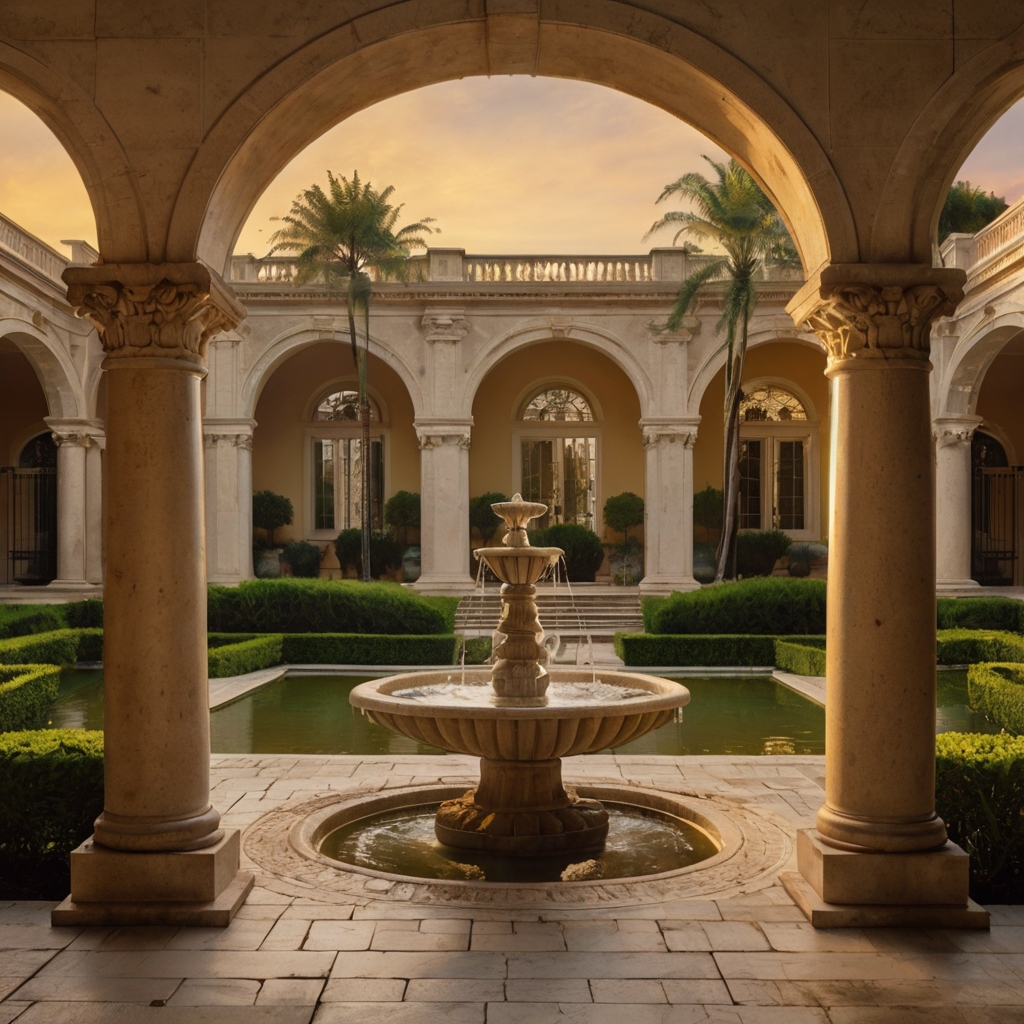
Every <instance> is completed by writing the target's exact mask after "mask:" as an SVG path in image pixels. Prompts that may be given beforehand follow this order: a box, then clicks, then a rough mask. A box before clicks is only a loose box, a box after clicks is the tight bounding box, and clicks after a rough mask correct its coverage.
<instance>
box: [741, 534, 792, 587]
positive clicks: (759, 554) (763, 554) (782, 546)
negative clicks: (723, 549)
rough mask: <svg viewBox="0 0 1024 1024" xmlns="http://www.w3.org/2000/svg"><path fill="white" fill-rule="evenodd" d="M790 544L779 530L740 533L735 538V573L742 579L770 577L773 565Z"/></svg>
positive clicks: (787, 537)
mask: <svg viewBox="0 0 1024 1024" xmlns="http://www.w3.org/2000/svg"><path fill="white" fill-rule="evenodd" d="M792 543H793V542H792V540H790V538H789V536H788V535H787V534H785V533H783V532H782V531H781V530H751V531H749V532H744V533H740V534H738V535H737V537H736V571H737V572H738V573H739V574H740V575H741V576H743V577H747V576H771V574H772V570H773V569H774V568H775V563H776V562H777V561H778V560H779V559H780V558H782V556H783V555H784V554H785V553H786V552H787V551H789V548H790V545H791V544H792Z"/></svg>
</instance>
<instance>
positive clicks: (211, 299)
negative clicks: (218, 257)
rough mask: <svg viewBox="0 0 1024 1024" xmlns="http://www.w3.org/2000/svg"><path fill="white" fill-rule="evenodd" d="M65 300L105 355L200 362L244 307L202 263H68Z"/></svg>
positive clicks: (237, 318)
mask: <svg viewBox="0 0 1024 1024" xmlns="http://www.w3.org/2000/svg"><path fill="white" fill-rule="evenodd" d="M63 278H64V281H65V282H66V283H67V286H68V301H69V302H70V303H71V305H72V306H74V307H75V310H76V312H77V313H78V315H79V316H82V317H86V318H87V319H89V320H90V321H91V322H92V323H93V324H95V326H96V328H97V329H98V331H99V334H100V340H101V342H102V343H103V350H104V352H105V353H106V355H107V357H108V358H111V359H124V358H132V357H136V356H147V357H154V356H155V357H162V358H164V359H168V358H169V359H180V360H183V361H185V362H188V363H197V362H198V363H201V362H203V360H204V359H205V357H206V346H207V343H208V342H209V340H210V338H211V337H212V336H213V335H215V334H217V333H219V332H221V331H226V330H230V329H231V328H233V327H236V326H237V325H238V324H239V323H240V322H241V321H242V320H243V319H244V317H245V308H244V307H243V306H242V305H241V304H240V303H239V302H238V301H237V299H235V297H234V294H233V292H232V291H231V289H230V287H229V286H228V285H226V284H225V283H224V282H223V281H222V280H221V279H220V278H219V277H218V276H217V275H216V274H214V273H213V272H211V271H210V270H209V268H207V267H206V266H204V265H203V264H201V263H112V264H101V265H99V266H91V267H68V268H67V270H65V271H64V274H63Z"/></svg>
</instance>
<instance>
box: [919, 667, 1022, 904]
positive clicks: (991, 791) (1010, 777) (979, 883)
mask: <svg viewBox="0 0 1024 1024" xmlns="http://www.w3.org/2000/svg"><path fill="white" fill-rule="evenodd" d="M1015 667H1017V668H1019V666H1015ZM972 699H973V697H972ZM935 750H936V759H935V804H936V811H937V812H938V814H939V816H940V817H941V818H942V820H943V821H944V822H945V823H946V829H947V831H948V832H949V838H950V839H952V840H953V842H954V843H957V844H958V845H959V846H961V847H962V848H963V849H965V850H966V851H967V852H968V853H969V854H970V855H971V896H972V897H973V898H974V899H976V900H977V901H978V902H979V903H1021V902H1024V737H1016V736H1004V735H997V736H984V735H978V734H974V733H956V732H947V733H943V734H942V735H941V736H938V737H937V738H936V741H935Z"/></svg>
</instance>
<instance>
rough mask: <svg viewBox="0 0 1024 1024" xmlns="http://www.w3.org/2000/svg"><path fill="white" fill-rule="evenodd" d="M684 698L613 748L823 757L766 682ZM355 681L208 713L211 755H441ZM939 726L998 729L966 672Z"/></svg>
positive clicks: (71, 724) (88, 694)
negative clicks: (405, 730) (375, 717)
mask: <svg viewBox="0 0 1024 1024" xmlns="http://www.w3.org/2000/svg"><path fill="white" fill-rule="evenodd" d="M680 681H681V682H682V683H683V684H684V685H685V686H687V687H688V688H689V690H690V694H691V700H690V704H689V705H688V706H687V707H686V708H685V709H684V711H683V714H682V715H681V716H680V717H679V718H677V719H676V720H673V721H670V722H668V723H667V724H666V725H664V726H662V728H660V729H658V730H657V731H656V732H653V733H648V734H647V735H646V736H644V737H642V738H640V739H639V740H636V741H635V742H634V743H627V744H626V745H625V746H623V747H619V748H618V750H617V752H618V753H622V754H674V755H680V754H764V755H771V754H821V753H824V750H825V712H824V710H823V709H822V708H820V707H818V706H817V705H816V704H813V703H812V702H811V701H809V700H806V699H805V698H803V697H801V696H799V695H798V694H795V693H793V692H792V691H791V690H787V689H786V688H785V687H784V686H780V685H779V684H778V683H775V682H773V681H772V680H771V679H768V678H749V677H743V678H731V677H720V676H716V677H713V678H702V679H701V678H698V679H682V680H680ZM361 682H363V678H353V677H345V676H292V677H289V678H285V679H279V680H277V681H276V682H273V683H268V684H267V685H266V686H263V687H260V689H258V690H253V691H252V692H251V693H248V694H246V695H245V696H244V697H242V698H240V699H239V700H237V701H235V702H234V703H232V704H229V705H227V706H226V707H222V708H219V709H218V710H217V711H214V712H213V713H212V714H211V716H210V732H211V748H212V750H213V751H214V752H215V753H219V754H251V753H258V754H439V753H443V751H441V750H438V749H437V748H436V747H431V746H429V745H427V744H425V743H417V742H416V741H415V740H411V739H408V738H406V737H404V736H398V735H397V734H395V733H392V732H390V731H388V730H387V729H383V728H381V727H380V726H378V725H374V724H373V723H372V722H370V720H369V719H368V718H365V717H364V716H363V715H362V714H360V713H359V712H358V711H357V710H356V709H355V708H353V707H352V706H351V705H350V704H349V702H348V695H349V692H350V691H351V689H352V687H353V686H355V685H356V684H357V683H361ZM938 682H939V686H938V701H937V704H938V712H937V731H938V732H998V731H999V729H998V727H997V726H995V725H993V723H991V722H990V721H989V720H988V719H987V718H985V717H984V716H983V715H980V714H978V713H977V712H975V711H972V710H971V709H970V708H969V707H968V704H967V673H966V672H940V673H939V677H938ZM50 724H51V725H52V726H53V727H56V728H85V729H102V728H103V674H102V672H99V671H81V670H74V671H67V672H64V673H63V674H62V676H61V689H60V698H59V700H58V703H57V705H56V707H55V708H54V710H53V713H52V714H51V716H50Z"/></svg>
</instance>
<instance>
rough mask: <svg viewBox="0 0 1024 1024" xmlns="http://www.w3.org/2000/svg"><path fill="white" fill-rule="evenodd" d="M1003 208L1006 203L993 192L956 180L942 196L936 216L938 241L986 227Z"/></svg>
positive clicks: (971, 233)
mask: <svg viewBox="0 0 1024 1024" xmlns="http://www.w3.org/2000/svg"><path fill="white" fill-rule="evenodd" d="M1005 209H1006V200H1005V199H1003V198H1001V197H999V196H997V195H996V194H995V192H989V193H987V194H986V193H985V190H984V189H981V188H978V187H977V186H976V185H972V184H971V183H970V182H969V181H958V182H957V183H956V184H955V185H953V186H952V187H951V188H950V190H949V192H947V193H946V201H945V203H943V205H942V212H941V213H940V214H939V242H940V243H941V242H944V241H945V240H946V237H947V236H948V235H951V234H953V232H955V231H959V232H964V233H966V234H970V235H973V234H975V233H976V232H978V231H980V230H981V229H982V228H983V227H984V226H985V225H986V224H991V223H992V221H994V220H995V219H996V217H998V216H999V214H1001V213H1002V212H1003V210H1005Z"/></svg>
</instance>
